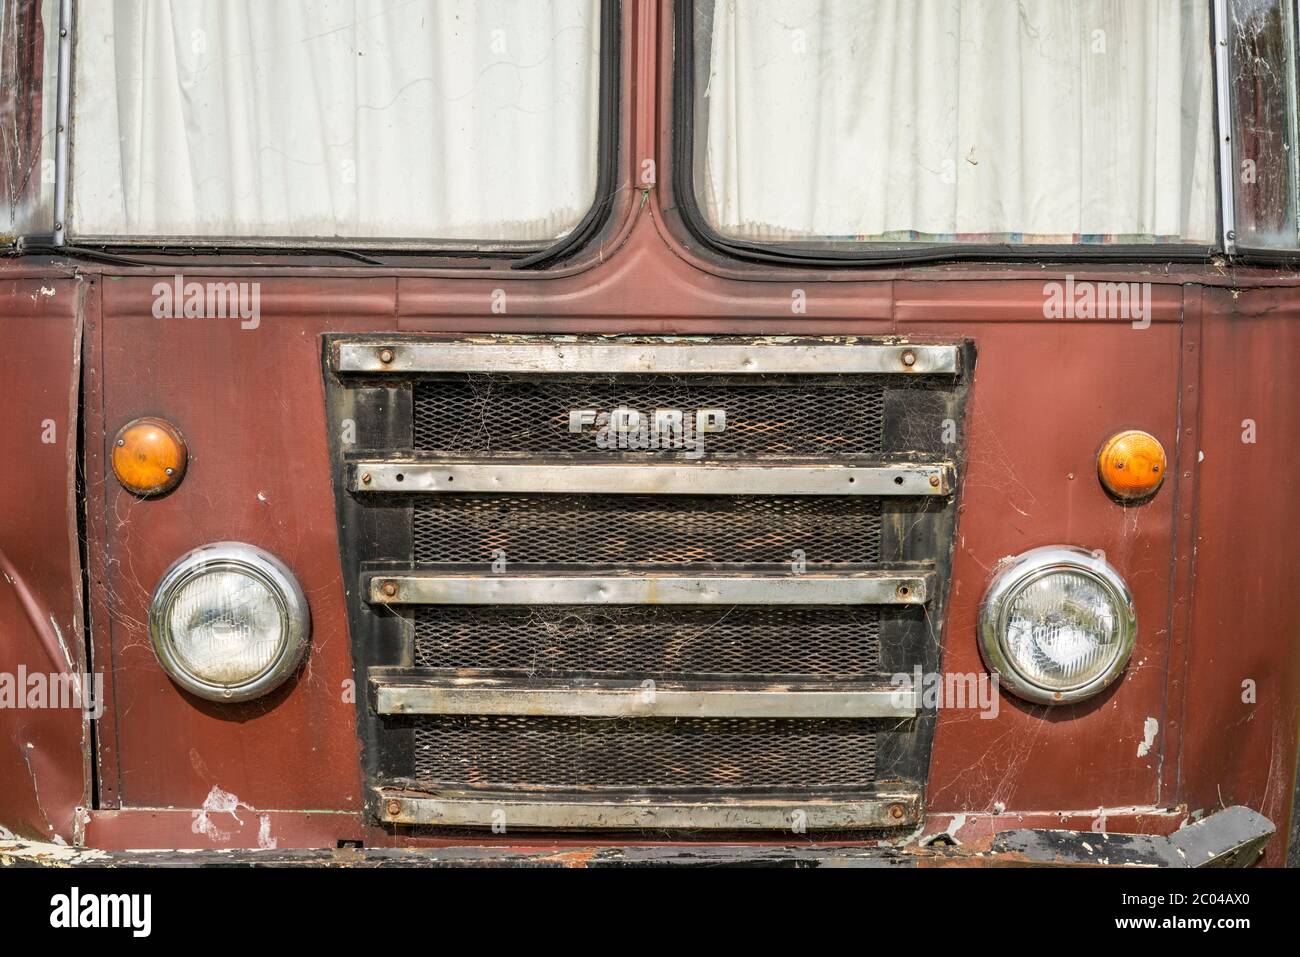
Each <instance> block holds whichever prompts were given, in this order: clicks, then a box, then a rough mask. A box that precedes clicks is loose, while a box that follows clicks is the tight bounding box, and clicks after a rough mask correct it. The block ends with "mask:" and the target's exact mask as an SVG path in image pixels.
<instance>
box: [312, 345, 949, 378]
mask: <svg viewBox="0 0 1300 957" xmlns="http://www.w3.org/2000/svg"><path fill="white" fill-rule="evenodd" d="M960 362H961V360H960V358H959V352H958V349H957V347H956V346H952V345H909V344H906V343H899V344H889V345H879V344H865V343H864V344H857V343H854V342H852V341H848V342H836V343H826V342H815V341H813V342H781V341H764V342H757V343H746V344H734V343H726V342H710V341H707V340H698V341H678V342H655V343H647V342H635V341H624V342H619V341H609V342H591V341H582V342H575V341H572V340H558V341H557V340H554V339H536V340H527V339H520V340H510V341H501V340H495V341H487V342H483V341H463V340H462V341H427V340H425V341H418V340H417V341H412V340H410V339H395V340H393V341H391V342H385V341H383V340H375V339H365V340H355V339H353V340H343V341H340V342H338V343H336V344H335V346H334V368H335V369H336V370H337V371H339V372H362V373H375V372H391V373H449V372H454V373H473V372H499V373H566V372H567V373H575V374H596V375H606V374H609V373H644V374H650V375H691V374H695V375H710V374H718V375H737V374H741V375H744V374H752V375H842V374H873V375H874V374H881V373H899V374H906V375H918V374H932V375H933V374H941V375H942V374H948V375H952V374H956V373H957V372H959V371H960Z"/></svg>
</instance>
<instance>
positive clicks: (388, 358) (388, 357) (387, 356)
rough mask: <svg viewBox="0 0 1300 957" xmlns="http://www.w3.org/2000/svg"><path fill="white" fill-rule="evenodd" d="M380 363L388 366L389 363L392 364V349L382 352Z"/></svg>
mask: <svg viewBox="0 0 1300 957" xmlns="http://www.w3.org/2000/svg"><path fill="white" fill-rule="evenodd" d="M379 361H380V362H382V363H383V364H384V365H388V363H390V362H392V361H393V350H392V349H383V350H381V351H380V353H379Z"/></svg>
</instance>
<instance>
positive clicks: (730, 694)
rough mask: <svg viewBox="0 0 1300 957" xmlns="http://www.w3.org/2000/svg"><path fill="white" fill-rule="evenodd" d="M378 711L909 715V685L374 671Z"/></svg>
mask: <svg viewBox="0 0 1300 957" xmlns="http://www.w3.org/2000/svg"><path fill="white" fill-rule="evenodd" d="M371 689H372V693H373V694H374V702H375V711H376V712H377V713H379V714H441V715H448V714H456V715H474V714H492V715H521V716H525V715H526V716H533V717H574V718H913V717H915V716H916V713H917V710H918V702H917V692H916V691H915V690H914V689H903V688H896V687H890V686H889V685H887V684H883V683H876V684H866V683H863V682H839V683H837V684H827V683H824V682H823V683H802V682H801V683H785V684H759V683H758V682H753V683H751V684H750V685H745V684H740V683H736V682H732V683H728V684H721V683H709V682H691V683H678V682H658V681H626V680H606V679H590V678H586V679H582V678H572V679H567V680H563V681H558V680H554V679H549V680H542V679H532V680H528V679H525V680H508V679H501V678H465V677H443V676H429V677H409V676H408V677H394V678H384V677H374V676H373V674H372V677H371Z"/></svg>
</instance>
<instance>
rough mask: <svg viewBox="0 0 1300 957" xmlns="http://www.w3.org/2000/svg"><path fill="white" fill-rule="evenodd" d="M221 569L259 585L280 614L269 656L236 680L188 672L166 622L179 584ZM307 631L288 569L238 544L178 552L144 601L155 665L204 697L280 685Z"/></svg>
mask: <svg viewBox="0 0 1300 957" xmlns="http://www.w3.org/2000/svg"><path fill="white" fill-rule="evenodd" d="M221 571H233V572H237V573H239V574H243V575H247V576H248V577H250V578H252V579H254V580H255V581H257V582H259V583H260V584H262V585H264V586H265V587H266V588H267V590H268V591H269V592H270V593H271V595H272V596H273V597H274V599H275V602H276V605H277V608H278V611H279V616H280V628H281V640H280V646H279V648H278V649H277V652H276V655H275V657H274V659H273V660H272V661H271V663H270V664H269V665H268V666H267V667H266V668H265V669H263V670H262V671H261V672H260V673H258V674H257V675H255V676H254V677H252V678H249V679H247V680H245V681H241V682H239V683H237V684H223V683H219V682H213V681H208V680H205V679H203V678H202V677H200V676H198V675H195V674H193V673H192V672H191V671H189V670H187V669H186V668H185V667H184V665H182V664H181V662H180V659H179V658H178V656H177V654H176V650H175V648H174V646H173V642H172V635H171V629H170V626H169V624H168V619H169V617H170V615H171V609H172V605H173V603H174V601H175V599H176V596H177V595H178V594H179V593H180V590H181V588H183V587H184V586H185V585H186V584H188V583H189V582H191V581H193V580H194V579H195V578H198V577H199V576H201V575H205V574H211V573H213V572H221ZM310 631H311V615H310V612H309V610H308V607H307V597H306V595H305V594H304V593H303V590H302V586H301V585H299V584H298V580H297V578H295V577H294V575H293V572H291V571H290V570H289V568H288V566H287V565H285V564H284V562H282V561H280V560H279V559H278V558H276V557H275V556H274V555H272V554H271V553H269V552H267V551H264V550H262V549H260V548H257V547H255V546H253V545H247V544H244V543H242V542H216V543H214V544H211V545H203V546H201V547H199V548H196V549H194V550H193V551H191V552H187V553H186V554H185V555H182V556H181V557H180V558H179V559H177V561H176V562H175V563H173V564H172V566H171V567H170V568H169V569H168V570H167V572H166V573H165V574H164V575H163V577H162V580H161V581H160V582H159V583H158V587H157V588H156V589H155V590H154V594H153V598H152V599H151V600H150V602H149V639H150V642H151V643H152V645H153V649H154V653H155V654H156V655H157V657H158V662H159V664H161V665H162V667H163V670H164V671H166V672H167V674H168V676H169V677H170V678H171V679H172V680H173V681H174V682H176V683H177V684H178V685H180V686H181V687H182V688H184V689H185V690H186V691H189V692H190V693H191V694H194V695H197V696H198V697H200V698H206V699H207V700H209V701H221V702H239V701H248V700H250V699H252V698H257V697H260V696H262V695H264V694H267V693H268V692H270V691H272V690H274V689H275V688H277V687H279V686H280V685H281V684H283V683H284V682H285V681H286V680H287V679H288V678H289V677H290V676H291V675H292V674H293V673H294V672H295V671H297V670H298V666H299V665H300V664H301V663H302V659H303V657H304V655H305V654H306V652H307V642H308V638H309V636H310Z"/></svg>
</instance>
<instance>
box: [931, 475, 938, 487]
mask: <svg viewBox="0 0 1300 957" xmlns="http://www.w3.org/2000/svg"><path fill="white" fill-rule="evenodd" d="M930 487H931V488H938V487H939V476H937V475H931V476H930Z"/></svg>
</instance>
